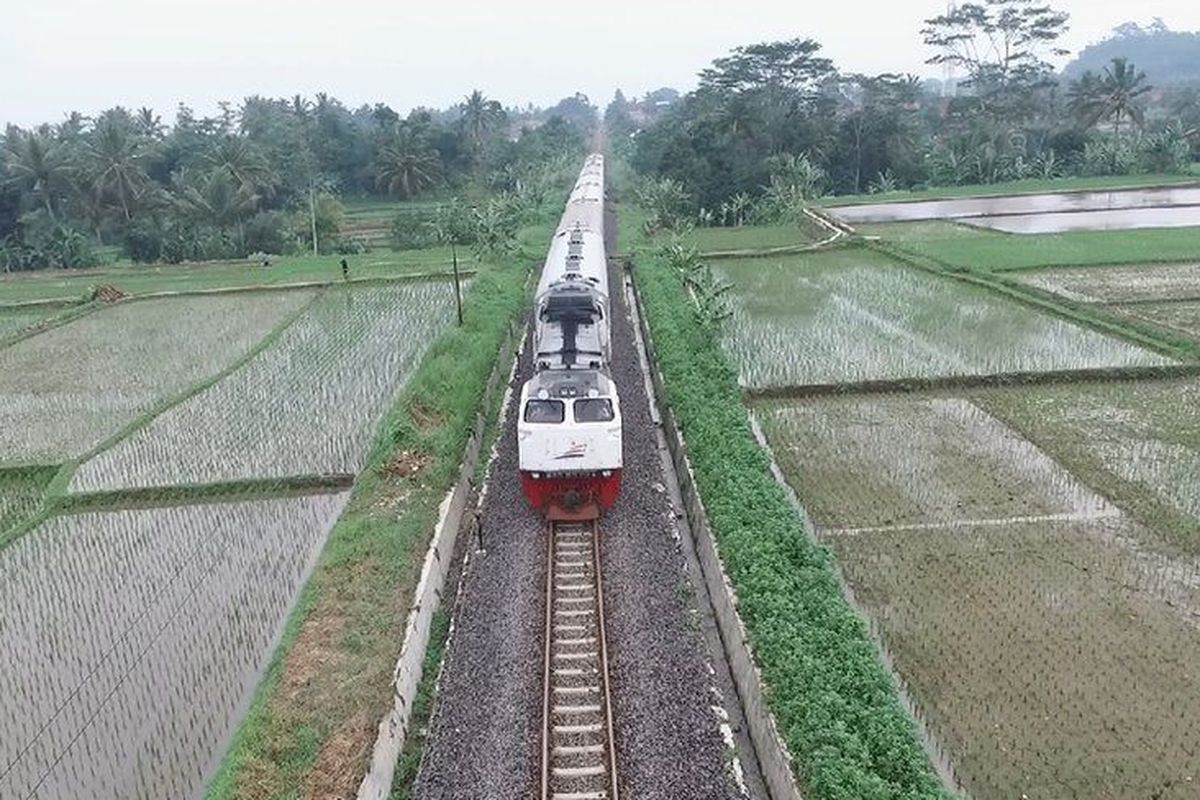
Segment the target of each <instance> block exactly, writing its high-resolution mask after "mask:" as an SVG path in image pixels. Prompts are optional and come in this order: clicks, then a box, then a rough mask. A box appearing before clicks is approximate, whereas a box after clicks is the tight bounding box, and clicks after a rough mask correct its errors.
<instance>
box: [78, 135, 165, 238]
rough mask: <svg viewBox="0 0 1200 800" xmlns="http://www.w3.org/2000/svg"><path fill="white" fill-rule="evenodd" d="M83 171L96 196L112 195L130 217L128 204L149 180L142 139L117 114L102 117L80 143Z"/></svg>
mask: <svg viewBox="0 0 1200 800" xmlns="http://www.w3.org/2000/svg"><path fill="white" fill-rule="evenodd" d="M82 155H83V158H82V161H83V173H84V175H85V176H86V178H87V181H88V183H89V184H90V186H91V188H92V191H94V192H95V193H96V195H97V196H98V197H99V198H106V197H111V198H115V199H116V202H117V203H118V205H120V207H121V212H122V213H123V214H124V216H125V219H126V220H129V219H132V218H133V214H132V213H131V211H130V204H131V203H133V202H136V201H137V200H138V199H140V198H141V196H142V193H143V192H144V191H145V190H146V187H147V186H148V185H149V183H150V178H149V176H147V174H146V170H145V168H144V167H143V163H144V162H145V160H146V157H147V155H148V153H147V151H146V147H145V146H144V145H143V140H141V139H140V138H138V137H137V136H136V135H134V133H133V130H132V129H131V128H130V126H129V125H128V124H127V123H124V122H122V121H121V120H120V119H119V118H115V117H104V118H102V119H100V120H99V121H98V122H97V123H96V127H95V128H94V129H93V130H92V132H91V133H90V134H89V135H88V137H87V141H86V142H85V144H84V146H83V154H82Z"/></svg>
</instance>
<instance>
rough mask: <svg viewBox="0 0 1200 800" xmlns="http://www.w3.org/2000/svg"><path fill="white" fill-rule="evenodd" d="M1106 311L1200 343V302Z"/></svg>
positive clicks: (1150, 305)
mask: <svg viewBox="0 0 1200 800" xmlns="http://www.w3.org/2000/svg"><path fill="white" fill-rule="evenodd" d="M1197 295H1198V296H1200V286H1198V287H1197ZM1106 310H1108V311H1112V312H1113V313H1115V314H1118V315H1120V316H1122V317H1125V318H1127V319H1131V320H1138V321H1141V322H1149V323H1150V324H1152V325H1156V326H1158V327H1160V328H1163V329H1165V330H1166V331H1168V332H1171V333H1178V334H1182V335H1184V336H1188V337H1191V338H1193V339H1196V340H1198V341H1200V300H1188V301H1183V302H1164V303H1134V304H1129V305H1112V306H1107V308H1106Z"/></svg>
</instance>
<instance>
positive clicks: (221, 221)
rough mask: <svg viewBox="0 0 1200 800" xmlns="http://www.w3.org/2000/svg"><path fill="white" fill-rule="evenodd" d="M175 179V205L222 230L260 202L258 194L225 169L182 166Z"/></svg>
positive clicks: (194, 218)
mask: <svg viewBox="0 0 1200 800" xmlns="http://www.w3.org/2000/svg"><path fill="white" fill-rule="evenodd" d="M173 183H174V189H175V192H174V198H175V205H176V207H177V208H178V209H179V211H180V212H181V213H182V214H183V216H185V217H187V218H189V219H192V220H195V221H196V222H201V223H205V224H208V225H213V226H214V227H216V228H218V229H219V230H222V231H228V230H229V229H230V228H231V227H233V226H234V225H236V224H238V223H240V222H242V221H243V220H244V219H245V218H246V217H247V216H249V215H250V214H251V213H252V212H253V211H254V209H255V207H256V206H257V205H258V197H257V195H255V194H254V193H253V192H252V191H249V189H248V188H247V187H246V186H245V185H239V184H238V182H237V181H236V180H235V179H234V177H233V176H232V175H231V174H230V173H229V172H227V171H225V170H221V169H214V170H210V171H209V172H207V173H205V174H199V173H194V172H189V171H188V170H186V169H185V170H180V171H179V172H178V173H177V174H176V175H175V178H174V180H173Z"/></svg>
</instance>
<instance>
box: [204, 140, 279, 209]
mask: <svg viewBox="0 0 1200 800" xmlns="http://www.w3.org/2000/svg"><path fill="white" fill-rule="evenodd" d="M204 163H205V164H206V165H207V166H208V167H209V168H211V169H213V170H216V171H218V172H224V173H225V174H227V175H229V177H230V178H232V179H233V182H234V184H235V185H236V186H237V187H238V189H239V190H240V191H242V192H244V193H246V194H249V195H254V196H259V195H266V196H270V195H271V194H272V193H273V192H274V187H275V173H274V172H272V170H271V166H270V164H268V163H267V160H266V159H265V158H264V157H263V155H262V153H260V152H259V151H258V150H257V149H256V148H255V147H254V145H253V144H252V143H251V142H250V140H249V139H246V138H245V137H241V136H223V137H221V140H220V141H219V142H217V144H216V146H215V147H213V149H212V150H210V151H209V152H208V153H207V154H206V155H205V156H204Z"/></svg>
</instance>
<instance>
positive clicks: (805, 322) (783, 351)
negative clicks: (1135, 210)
mask: <svg viewBox="0 0 1200 800" xmlns="http://www.w3.org/2000/svg"><path fill="white" fill-rule="evenodd" d="M721 274H722V277H724V278H726V279H728V280H729V281H731V282H732V283H733V285H734V289H733V292H732V297H733V300H734V304H733V305H734V309H733V310H734V313H733V318H732V319H731V320H730V321H729V322H728V323H727V324H726V333H725V344H726V347H727V348H728V350H729V352H730V353H731V354H732V356H733V358H734V361H735V363H736V364H737V366H738V369H739V372H740V379H741V381H742V384H743V385H745V386H750V387H769V386H803V385H813V384H830V383H843V382H853V381H865V380H897V379H903V378H924V377H935V376H965V375H993V374H1000V373H1011V372H1022V371H1041V370H1069V369H1084V368H1101V367H1131V366H1152V365H1164V364H1169V363H1171V361H1170V359H1168V358H1166V357H1164V356H1160V355H1158V354H1156V353H1153V352H1150V351H1147V350H1144V349H1141V348H1139V347H1136V346H1134V345H1132V344H1129V343H1127V342H1125V341H1123V340H1120V339H1117V338H1114V337H1111V336H1106V335H1103V334H1100V333H1097V332H1094V331H1091V330H1087V329H1084V328H1081V327H1078V326H1076V325H1074V324H1071V323H1070V322H1067V321H1065V320H1063V319H1060V318H1057V317H1053V316H1049V315H1045V314H1042V313H1039V312H1037V311H1035V310H1034V309H1032V308H1030V307H1027V306H1025V305H1022V304H1019V303H1016V302H1012V301H1009V300H1007V299H1004V298H1002V297H999V296H997V295H995V294H993V293H991V292H988V291H987V290H984V289H976V288H974V287H970V286H966V285H964V284H961V283H958V282H955V281H952V280H949V279H945V278H940V277H937V276H933V275H929V274H926V273H923V272H919V271H916V270H910V269H908V268H905V267H901V266H899V265H896V264H893V263H892V262H889V261H887V260H886V259H884V258H883V257H882V256H879V255H877V254H874V253H870V252H865V251H857V250H844V251H835V252H831V253H827V254H822V255H812V256H800V257H787V258H781V259H779V260H777V261H767V260H763V259H753V260H742V261H735V260H731V261H726V262H722V263H721Z"/></svg>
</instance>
